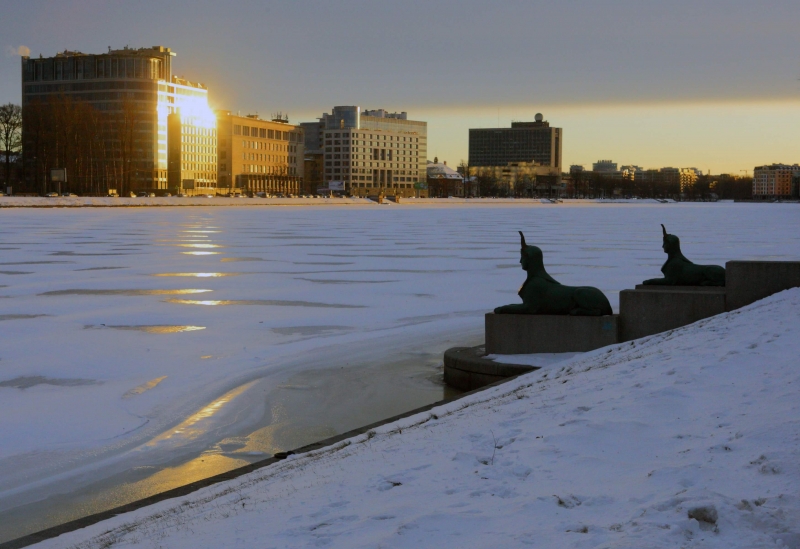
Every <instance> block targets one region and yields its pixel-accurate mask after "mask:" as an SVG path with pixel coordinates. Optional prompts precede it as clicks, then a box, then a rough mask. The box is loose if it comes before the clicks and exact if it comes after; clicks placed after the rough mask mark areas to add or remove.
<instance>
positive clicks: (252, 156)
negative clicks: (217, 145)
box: [220, 152, 297, 164]
mask: <svg viewBox="0 0 800 549" xmlns="http://www.w3.org/2000/svg"><path fill="white" fill-rule="evenodd" d="M226 157H227V155H225V153H224V152H223V153H222V154H221V155H220V158H223V159H224V158H226ZM242 160H253V161H256V162H288V163H289V164H297V157H296V156H282V155H281V156H278V155H275V154H256V153H242Z"/></svg>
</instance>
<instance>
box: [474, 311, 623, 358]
mask: <svg viewBox="0 0 800 549" xmlns="http://www.w3.org/2000/svg"><path fill="white" fill-rule="evenodd" d="M617 325H618V317H617V315H611V316H569V315H496V314H494V313H488V314H487V315H486V354H497V355H518V354H531V353H582V352H586V351H591V350H593V349H599V348H600V347H605V346H606V345H613V344H614V343H617V342H618V341H619V339H618V334H619V330H618V326H617Z"/></svg>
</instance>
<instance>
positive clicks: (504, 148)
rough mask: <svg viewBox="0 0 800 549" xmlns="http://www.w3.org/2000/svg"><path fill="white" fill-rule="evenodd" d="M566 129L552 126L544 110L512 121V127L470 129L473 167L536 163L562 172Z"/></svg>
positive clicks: (556, 173)
mask: <svg viewBox="0 0 800 549" xmlns="http://www.w3.org/2000/svg"><path fill="white" fill-rule="evenodd" d="M563 138H564V134H563V130H562V129H561V128H551V127H550V124H549V122H547V121H545V120H544V117H543V116H542V115H541V114H537V115H536V117H535V121H534V122H512V123H511V127H510V128H480V129H470V130H469V165H470V166H471V167H476V168H479V167H491V166H507V165H509V164H511V163H519V162H524V163H529V164H537V165H539V166H544V167H548V168H551V175H558V176H559V177H560V174H561V167H562V166H561V147H562V144H563Z"/></svg>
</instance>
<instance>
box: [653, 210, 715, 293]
mask: <svg viewBox="0 0 800 549" xmlns="http://www.w3.org/2000/svg"><path fill="white" fill-rule="evenodd" d="M661 230H662V232H663V234H664V239H663V242H664V244H663V248H664V253H666V254H667V261H666V262H665V263H664V265H663V266H662V267H661V272H662V273H664V278H651V279H649V280H645V281H644V282H642V284H647V285H652V286H725V268H724V267H720V266H719V265H695V264H694V263H692V262H691V261H689V260H688V259H686V257H684V255H683V254H682V253H681V241H680V239H679V238H678V237H677V236H675V235H674V234H667V229H666V227H664V225H661Z"/></svg>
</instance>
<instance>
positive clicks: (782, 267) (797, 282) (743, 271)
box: [725, 261, 800, 311]
mask: <svg viewBox="0 0 800 549" xmlns="http://www.w3.org/2000/svg"><path fill="white" fill-rule="evenodd" d="M725 286H726V288H727V289H728V298H727V304H726V305H727V310H729V311H733V310H734V309H738V308H740V307H744V306H745V305H750V304H751V303H753V302H754V301H758V300H759V299H763V298H765V297H768V296H771V295H772V294H775V293H778V292H781V291H783V290H788V289H789V288H795V287H798V286H800V261H728V262H727V263H726V264H725Z"/></svg>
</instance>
